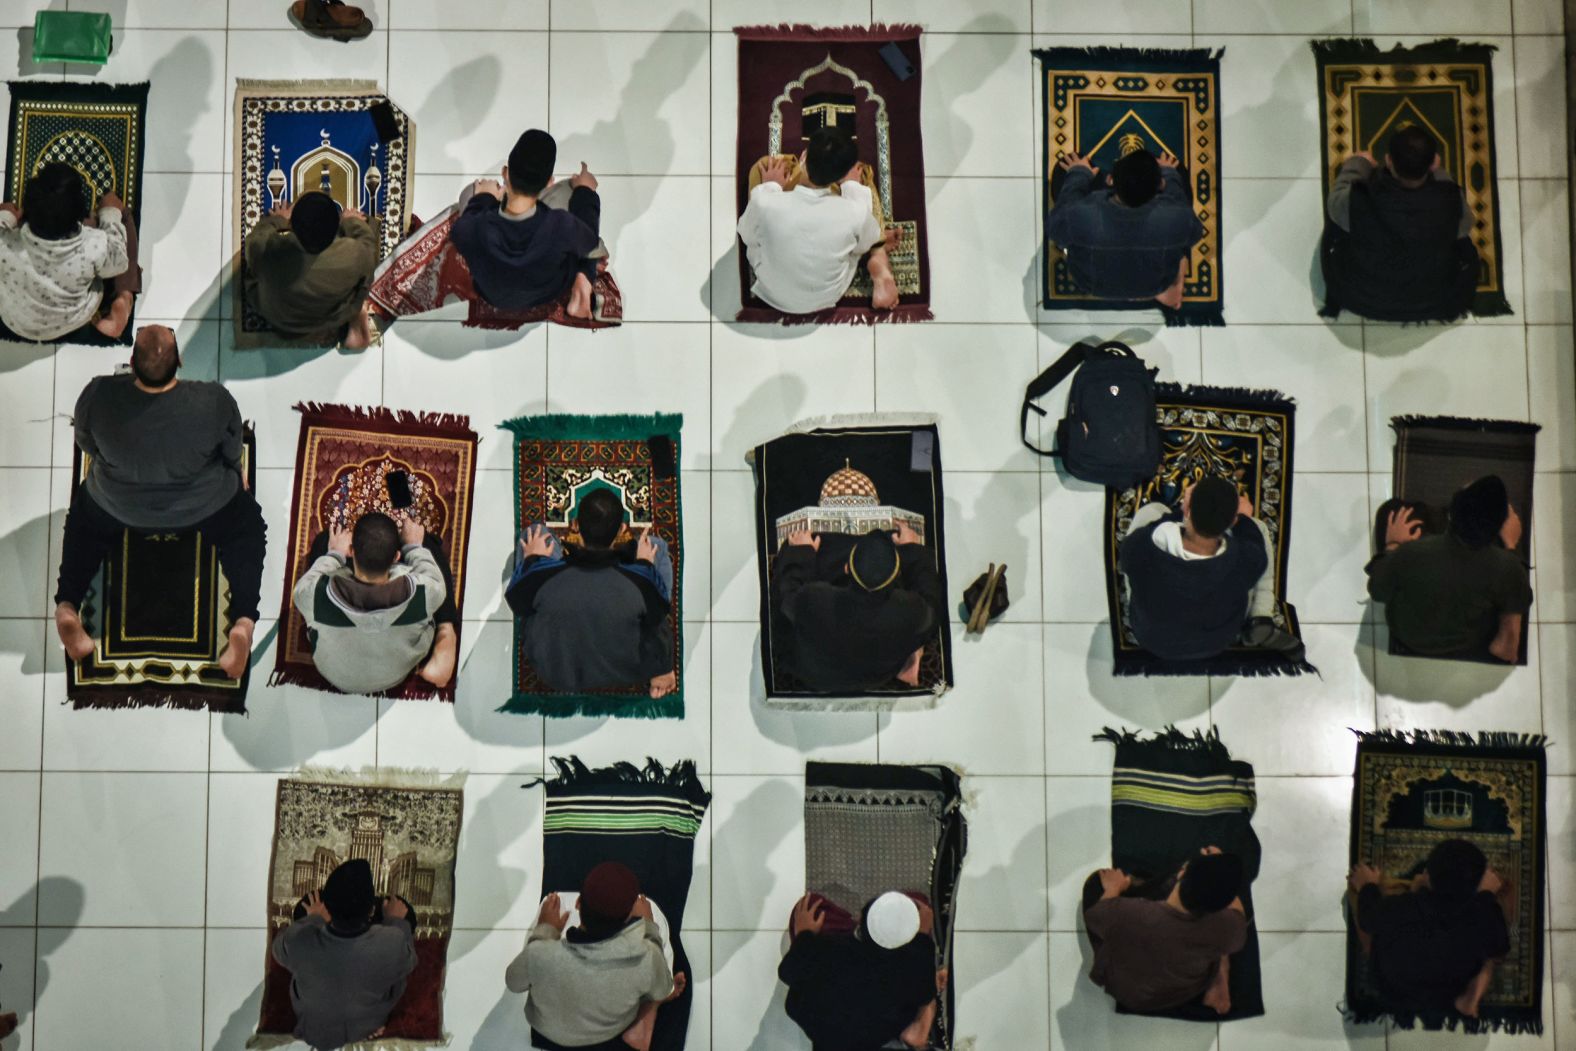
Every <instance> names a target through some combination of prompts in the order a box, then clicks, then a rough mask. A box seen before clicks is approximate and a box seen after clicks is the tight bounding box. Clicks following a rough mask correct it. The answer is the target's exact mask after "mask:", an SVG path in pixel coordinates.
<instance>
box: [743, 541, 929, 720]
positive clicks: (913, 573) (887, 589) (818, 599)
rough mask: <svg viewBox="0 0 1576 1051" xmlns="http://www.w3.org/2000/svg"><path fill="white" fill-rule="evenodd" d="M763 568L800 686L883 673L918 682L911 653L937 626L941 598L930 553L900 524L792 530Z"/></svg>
mask: <svg viewBox="0 0 1576 1051" xmlns="http://www.w3.org/2000/svg"><path fill="white" fill-rule="evenodd" d="M823 541H824V543H823ZM849 541H852V543H849ZM772 575H773V577H774V580H773V583H772V592H773V594H774V595H775V596H776V601H777V607H778V610H779V611H780V612H781V614H782V617H783V619H784V621H786V622H787V627H788V629H789V632H790V634H791V635H792V642H791V644H790V646H789V647H787V651H788V663H789V665H790V667H791V668H792V670H793V673H794V675H796V676H798V677H799V679H800V680H802V681H803V682H804V684H805V685H806V686H808V687H809V688H810V689H812V690H821V691H825V692H836V691H839V690H868V689H872V688H874V687H877V686H881V685H883V684H885V683H887V682H890V681H891V680H892V679H893V678H897V679H899V680H901V681H902V682H905V683H907V684H908V685H910V686H917V685H918V684H919V658H920V653H921V652H922V651H923V650H924V648H925V643H926V642H928V641H929V640H930V638H931V637H932V636H934V635H935V633H936V631H937V629H938V628H939V627H940V625H941V622H942V608H943V603H944V602H945V601H946V597H945V596H944V595H943V594H942V593H941V580H940V577H939V576H938V575H937V573H936V564H935V556H934V553H933V552H931V551H927V550H926V549H925V546H924V544H923V543H922V542H921V541H920V539H919V536H918V535H917V534H916V533H915V532H914V531H913V530H912V529H910V528H909V527H908V525H907V524H906V523H899V525H898V527H897V531H896V532H895V533H886V532H882V531H880V530H875V531H872V532H869V533H866V534H865V535H864V536H861V537H859V538H858V539H857V540H855V539H854V538H852V537H848V536H844V535H837V536H827V537H823V536H821V535H820V534H812V533H811V532H810V531H809V530H797V531H795V532H793V533H790V534H788V537H787V539H786V540H785V541H784V542H783V546H782V549H781V550H779V551H778V552H777V559H776V562H775V564H774V565H773V567H772Z"/></svg>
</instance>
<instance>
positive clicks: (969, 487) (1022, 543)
mask: <svg viewBox="0 0 1576 1051" xmlns="http://www.w3.org/2000/svg"><path fill="white" fill-rule="evenodd" d="M944 480H945V483H946V528H947V533H946V544H947V573H948V581H947V583H948V596H947V597H948V603H949V608H950V610H951V611H952V612H951V615H952V616H953V617H954V618H955V619H957V620H962V621H963V622H964V623H967V618H966V616H965V615H964V614H963V613H962V612H961V610H960V607H961V605H962V603H963V592H964V590H965V589H966V588H968V587H969V586H970V585H971V584H972V583H973V582H974V581H975V580H976V579H977V578H978V577H979V576H980V575H981V574H982V573H984V572H985V571H986V570H987V569H988V568H989V567H990V565H991V564H992V563H994V564H996V565H998V566H1000V565H1003V564H1005V565H1006V567H1007V570H1006V573H1005V574H1004V575H1003V578H1002V583H1003V585H1004V586H1005V587H1006V588H1007V599H1008V601H1009V602H1010V603H1011V605H1009V606H1008V607H1007V612H1005V613H1003V614H1002V615H1001V618H1000V621H999V622H1000V623H1008V624H1017V623H1025V622H1035V621H1038V620H1039V619H1040V588H1041V582H1040V529H1041V521H1040V518H1041V511H1040V506H1039V499H1040V487H1041V484H1042V483H1041V481H1040V477H1039V475H1037V474H1011V473H1007V472H997V473H991V474H985V473H972V472H971V473H958V472H953V471H948V472H945V476H944ZM1046 484H1049V483H1046Z"/></svg>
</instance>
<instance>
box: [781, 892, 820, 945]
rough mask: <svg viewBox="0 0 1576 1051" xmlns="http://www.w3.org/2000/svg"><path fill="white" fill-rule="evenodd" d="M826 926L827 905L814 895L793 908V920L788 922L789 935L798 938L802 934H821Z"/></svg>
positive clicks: (802, 899) (797, 903)
mask: <svg viewBox="0 0 1576 1051" xmlns="http://www.w3.org/2000/svg"><path fill="white" fill-rule="evenodd" d="M825 926H826V903H825V902H824V901H822V900H821V899H820V898H819V897H817V896H816V895H813V894H806V895H805V896H804V897H802V898H800V899H799V900H798V901H797V902H796V903H795V904H794V907H793V918H792V919H791V920H789V921H788V933H789V934H791V935H793V936H794V937H795V938H797V937H798V936H799V935H801V934H820V933H821V928H823V927H825Z"/></svg>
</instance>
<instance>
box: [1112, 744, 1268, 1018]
mask: <svg viewBox="0 0 1576 1051" xmlns="http://www.w3.org/2000/svg"><path fill="white" fill-rule="evenodd" d="M1094 739H1095V740H1096V741H1110V742H1111V743H1112V744H1114V745H1116V759H1115V767H1114V769H1113V770H1112V773H1111V864H1112V865H1113V866H1115V867H1116V868H1119V869H1121V870H1122V871H1124V872H1126V873H1127V874H1128V875H1130V876H1132V877H1133V878H1134V881H1135V883H1140V884H1142V885H1141V886H1137V887H1135V888H1134V889H1133V890H1130V891H1129V893H1130V894H1135V895H1137V896H1142V897H1152V896H1159V895H1161V892H1162V891H1163V892H1164V893H1166V894H1169V893H1170V888H1171V885H1172V884H1171V878H1170V877H1172V876H1174V875H1175V874H1176V871H1177V870H1178V869H1179V868H1180V867H1181V866H1182V864H1183V863H1184V862H1186V861H1188V860H1189V859H1190V858H1194V857H1197V856H1198V854H1199V852H1200V851H1201V850H1203V848H1205V847H1219V848H1220V849H1221V851H1223V852H1224V853H1227V854H1235V855H1237V856H1238V857H1240V858H1241V859H1242V864H1243V883H1242V891H1241V893H1240V895H1239V897H1241V899H1242V907H1243V908H1244V909H1245V910H1246V911H1247V916H1248V940H1247V942H1246V944H1244V945H1243V947H1242V948H1241V949H1240V950H1238V951H1237V952H1236V953H1234V954H1232V956H1231V973H1230V975H1229V978H1228V980H1229V983H1230V991H1231V1010H1230V1011H1229V1012H1228V1013H1226V1014H1219V1013H1217V1012H1216V1011H1215V1009H1214V1008H1212V1007H1206V1006H1205V1005H1204V1002H1203V997H1202V996H1200V997H1199V998H1198V999H1196V1000H1193V1001H1191V1002H1189V1003H1186V1004H1183V1005H1182V1006H1181V1007H1176V1008H1173V1009H1171V1010H1169V1011H1155V1012H1136V1011H1128V1010H1127V1009H1125V1008H1123V1007H1122V1006H1121V1005H1118V1006H1117V1011H1118V1012H1119V1013H1121V1014H1150V1013H1153V1014H1157V1015H1161V1016H1164V1017H1167V1018H1179V1019H1182V1020H1184V1021H1189V1022H1221V1021H1228V1022H1229V1021H1231V1020H1233V1019H1238V1018H1254V1017H1257V1016H1258V1015H1262V1014H1263V1013H1264V990H1263V981H1262V976H1261V974H1260V970H1259V932H1258V925H1257V923H1256V922H1255V919H1254V912H1253V881H1254V880H1255V879H1256V878H1258V874H1259V861H1260V857H1261V854H1262V851H1261V849H1260V847H1259V837H1258V836H1257V835H1255V834H1254V832H1253V812H1254V810H1255V808H1256V807H1257V805H1258V795H1257V792H1256V789H1255V787H1254V779H1253V766H1252V764H1250V763H1244V762H1242V761H1240V760H1237V759H1233V758H1231V753H1230V752H1229V751H1227V750H1226V746H1225V745H1224V744H1222V743H1221V741H1220V732H1219V731H1218V730H1217V729H1215V728H1214V727H1210V730H1209V733H1208V734H1205V733H1203V732H1201V731H1197V730H1195V731H1194V732H1193V733H1192V734H1191V735H1189V734H1186V733H1183V732H1182V731H1181V730H1178V729H1177V728H1176V727H1174V726H1170V727H1167V728H1166V729H1165V730H1164V731H1162V732H1161V733H1158V734H1156V735H1154V736H1153V737H1151V738H1149V739H1147V740H1145V739H1143V738H1141V737H1140V736H1139V735H1138V734H1137V733H1134V732H1132V731H1117V730H1112V729H1109V728H1107V729H1106V730H1105V731H1104V732H1102V733H1099V734H1096V735H1095V738H1094ZM1094 882H1095V883H1096V884H1098V879H1095V880H1094Z"/></svg>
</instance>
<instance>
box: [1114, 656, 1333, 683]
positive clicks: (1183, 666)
mask: <svg viewBox="0 0 1576 1051" xmlns="http://www.w3.org/2000/svg"><path fill="white" fill-rule="evenodd" d="M1266 652H1268V651H1266ZM1111 673H1112V674H1113V675H1121V676H1124V677H1130V676H1137V675H1142V676H1143V677H1144V678H1146V679H1147V678H1149V677H1151V676H1156V677H1164V676H1186V675H1216V676H1220V677H1222V678H1224V677H1226V676H1235V677H1237V678H1242V679H1251V678H1262V677H1265V676H1270V675H1317V676H1319V677H1320V678H1321V679H1322V678H1324V675H1323V673H1322V672H1320V671H1319V668H1318V666H1317V665H1315V664H1310V663H1309V662H1308V661H1307V660H1300V661H1280V662H1278V663H1270V662H1268V661H1263V660H1256V659H1254V658H1253V657H1252V656H1251V655H1250V652H1244V653H1243V654H1240V655H1238V654H1234V653H1230V652H1227V653H1220V654H1216V655H1215V656H1213V657H1210V658H1208V659H1206V660H1198V661H1149V662H1144V663H1132V664H1118V665H1117V666H1116V667H1115V668H1113V669H1111Z"/></svg>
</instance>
